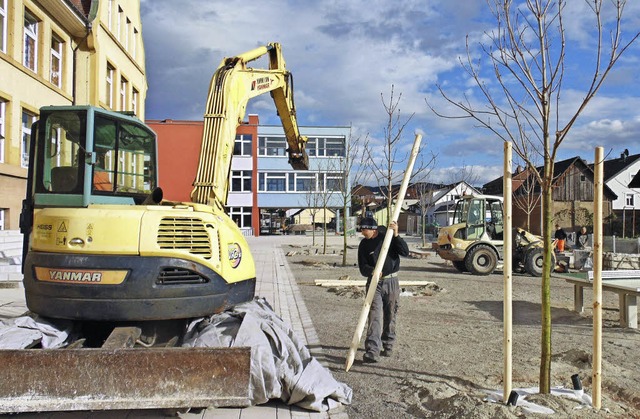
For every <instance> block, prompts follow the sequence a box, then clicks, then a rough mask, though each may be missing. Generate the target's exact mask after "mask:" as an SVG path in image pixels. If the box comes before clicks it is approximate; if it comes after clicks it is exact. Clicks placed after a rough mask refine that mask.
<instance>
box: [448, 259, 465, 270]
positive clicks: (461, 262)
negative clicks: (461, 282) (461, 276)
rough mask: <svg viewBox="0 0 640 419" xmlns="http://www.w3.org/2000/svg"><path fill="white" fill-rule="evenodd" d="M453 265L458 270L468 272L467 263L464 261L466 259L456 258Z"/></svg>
mask: <svg viewBox="0 0 640 419" xmlns="http://www.w3.org/2000/svg"><path fill="white" fill-rule="evenodd" d="M451 263H453V267H454V268H456V269H457V270H458V272H468V271H469V270H468V269H467V265H466V264H465V263H464V260H454V261H452V262H451Z"/></svg>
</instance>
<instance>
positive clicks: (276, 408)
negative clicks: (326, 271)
mask: <svg viewBox="0 0 640 419" xmlns="http://www.w3.org/2000/svg"><path fill="white" fill-rule="evenodd" d="M301 240H304V242H305V243H309V241H310V238H308V237H307V238H296V237H291V236H285V237H283V236H264V237H249V238H248V241H249V246H250V247H251V250H252V253H253V256H254V259H255V263H256V276H257V284H256V295H257V296H260V297H264V298H265V299H266V300H267V301H268V302H269V303H270V304H271V306H272V307H273V309H274V311H275V312H276V313H277V314H278V315H280V317H282V319H283V320H285V321H286V322H288V323H289V324H291V326H292V328H293V330H294V332H295V334H296V335H297V336H298V338H299V339H301V340H303V341H304V342H305V344H306V345H307V347H308V348H309V349H310V351H311V353H312V354H314V355H315V356H316V357H317V358H318V359H322V358H323V357H322V356H319V355H320V354H319V353H318V352H317V351H318V350H319V347H320V342H319V340H318V336H317V335H316V332H315V329H314V327H313V323H312V322H311V318H310V316H309V313H308V312H307V308H306V306H305V304H304V300H303V299H302V296H301V294H300V290H299V288H298V286H297V284H296V281H295V278H294V277H293V275H292V273H291V269H290V268H289V265H288V263H287V261H286V258H285V255H284V252H283V250H282V249H281V247H280V246H281V244H283V243H292V242H298V241H300V242H302V241H301ZM25 311H26V305H25V302H24V290H23V289H21V288H20V289H0V320H2V319H6V318H10V317H16V316H20V315H22V314H23V313H24V312H25ZM0 416H2V415H0ZM10 417H11V418H20V419H24V418H35V417H37V418H56V419H57V418H60V419H61V418H65V419H66V418H71V419H76V418H78V419H79V418H92V419H93V418H101V419H103V418H109V419H111V418H131V419H133V418H140V417H145V418H156V417H157V418H159V417H165V416H164V415H163V414H162V413H161V412H158V411H157V410H150V411H144V410H135V411H102V412H90V413H88V412H56V413H38V414H34V413H23V414H18V415H11V416H10ZM180 417H182V418H188V419H192V418H201V419H209V418H216V419H270V418H273V419H285V418H295V419H307V418H309V419H325V418H328V419H347V418H348V416H347V414H346V412H345V411H344V408H338V409H334V410H332V411H331V412H326V413H317V412H310V411H308V410H304V409H300V408H297V407H295V406H294V407H291V406H287V405H286V404H284V403H282V402H270V403H267V404H265V405H260V406H252V407H248V408H244V409H235V408H219V409H206V410H204V411H202V412H200V413H197V414H196V413H186V414H181V415H180Z"/></svg>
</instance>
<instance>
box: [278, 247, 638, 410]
mask: <svg viewBox="0 0 640 419" xmlns="http://www.w3.org/2000/svg"><path fill="white" fill-rule="evenodd" d="M341 240H342V239H341V238H338V237H335V236H334V237H330V238H329V240H328V247H327V254H323V247H322V238H321V237H316V246H315V247H314V246H312V239H311V237H305V238H297V239H296V240H287V241H284V240H283V243H287V244H283V249H284V251H285V253H289V256H287V260H288V261H289V265H290V267H291V269H292V271H293V273H294V275H295V277H296V280H297V282H298V284H299V286H300V288H301V292H302V295H303V297H304V301H305V303H306V305H307V309H308V311H309V313H310V315H311V318H312V320H313V324H314V326H315V328H316V331H317V333H318V336H319V338H320V342H321V346H322V350H323V353H324V361H325V362H326V364H327V366H328V367H329V368H330V369H331V371H332V372H333V374H334V376H335V377H336V379H338V380H340V381H343V382H345V383H346V384H348V385H349V386H351V388H352V389H353V403H352V405H350V406H348V407H347V412H348V414H349V417H350V418H378V417H380V418H382V417H385V418H404V417H425V418H431V417H438V418H446V417H451V418H453V417H456V418H460V417H465V418H466V417H471V418H516V417H523V416H525V415H526V416H527V417H536V416H538V415H537V414H531V413H530V411H528V410H526V407H524V403H523V400H524V401H525V402H533V403H535V404H536V405H537V406H542V407H547V408H551V409H552V410H553V411H555V412H556V414H555V415H554V416H555V417H581V418H585V417H586V418H592V417H593V418H596V417H598V418H599V417H616V418H617V417H620V418H640V371H639V370H638V356H639V349H640V332H638V330H634V329H624V328H621V327H620V326H619V323H618V315H619V313H618V301H617V296H616V295H615V294H613V293H604V296H603V303H604V310H603V317H604V327H603V339H602V342H603V361H602V409H601V410H600V411H595V410H594V409H592V408H591V405H585V404H583V403H580V402H579V401H577V400H574V399H570V398H569V397H564V396H559V395H545V396H542V395H539V394H533V395H528V396H526V397H525V396H524V395H523V396H521V397H520V399H519V401H518V405H517V406H516V407H508V406H506V405H504V404H503V403H496V402H491V401H489V399H490V398H491V397H490V394H491V393H492V392H496V391H498V392H500V393H501V392H502V388H503V384H502V377H503V334H504V333H503V320H502V318H503V313H502V301H503V277H502V274H501V273H497V274H493V275H489V276H486V277H477V276H472V275H470V274H468V273H467V274H461V273H458V272H457V271H456V270H455V269H454V268H453V267H452V266H450V265H447V264H446V263H444V262H443V261H442V260H441V259H440V258H439V257H438V256H437V255H436V254H435V253H430V254H428V255H427V257H426V258H403V260H402V262H401V270H400V279H401V280H403V279H406V280H410V279H426V280H429V281H433V282H435V284H436V285H435V286H431V287H423V288H413V289H411V288H406V289H405V291H406V292H405V293H403V294H407V295H405V296H403V297H402V298H401V305H400V311H399V315H398V326H397V332H398V343H397V345H396V347H395V348H394V354H393V357H391V358H382V359H381V361H380V362H379V363H377V364H363V363H362V355H363V350H362V347H363V343H361V345H360V348H359V350H358V353H357V355H356V360H355V363H354V365H353V367H352V368H351V369H350V371H349V372H345V368H344V366H345V360H346V356H347V353H348V349H349V346H350V343H351V340H352V337H353V334H354V331H355V328H356V324H357V319H358V316H359V314H360V311H361V310H362V305H363V302H364V292H363V289H358V288H349V287H339V288H333V289H332V288H325V287H320V286H315V285H314V280H316V279H339V278H340V277H345V276H347V275H348V276H349V277H350V278H351V279H361V277H360V276H359V272H358V269H357V267H356V265H355V264H356V259H357V249H356V248H357V245H358V242H359V238H358V237H354V238H350V239H349V246H350V249H349V250H348V252H347V255H348V266H346V267H342V266H341V264H342V256H341V255H340V252H341V248H342V247H341ZM406 240H407V242H408V243H409V247H410V248H411V249H418V247H419V245H420V243H419V240H418V239H417V238H410V237H407V238H406ZM586 294H587V295H585V306H587V309H586V310H585V312H584V313H582V314H578V313H575V312H573V311H572V307H573V288H572V286H571V285H570V284H568V283H566V282H565V281H564V280H563V279H562V278H559V277H554V278H552V301H551V302H552V318H553V320H552V322H553V334H552V351H553V360H552V380H551V385H552V387H558V388H559V387H564V388H565V389H569V390H570V389H572V388H573V387H572V384H571V376H572V375H573V374H579V376H580V378H581V381H582V384H583V386H584V389H585V394H587V395H591V394H592V379H591V377H592V363H591V359H592V355H591V353H592V347H593V332H592V325H593V323H592V322H593V320H592V313H591V309H590V305H591V304H590V301H591V297H590V295H589V294H588V293H586ZM540 317H541V314H540V280H539V279H537V278H533V277H530V276H525V275H517V274H514V277H513V388H514V389H516V390H517V389H523V388H529V387H537V385H538V374H539V368H540V367H539V364H540V361H539V358H540ZM362 342H364V337H363V339H362ZM568 393H572V392H571V391H569V392H568ZM499 400H501V399H499ZM541 416H542V415H541Z"/></svg>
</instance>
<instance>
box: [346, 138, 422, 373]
mask: <svg viewBox="0 0 640 419" xmlns="http://www.w3.org/2000/svg"><path fill="white" fill-rule="evenodd" d="M421 140H422V135H420V134H416V138H415V140H414V141H413V148H412V149H411V155H410V156H409V163H408V164H407V170H406V171H405V172H404V178H403V179H402V184H401V186H400V192H398V198H397V201H396V206H395V207H394V208H393V215H392V216H391V220H390V221H389V223H391V222H392V221H398V217H399V216H400V210H402V202H403V201H404V196H405V194H406V193H407V187H408V186H409V179H410V178H411V172H412V171H413V164H414V163H415V161H416V157H417V156H418V151H419V149H420V141H421ZM392 237H393V230H391V229H387V233H386V234H385V236H384V241H383V242H382V247H381V248H380V255H378V261H377V262H376V266H375V267H374V268H373V274H372V275H371V284H369V290H368V291H367V296H366V297H365V300H364V305H363V306H362V311H361V312H360V318H359V319H358V325H357V326H356V330H355V332H354V333H353V340H352V341H351V347H350V348H349V353H348V354H347V362H346V364H345V371H349V369H350V368H351V366H352V365H353V360H354V359H355V357H356V351H357V350H358V346H359V345H360V338H361V337H362V332H363V331H364V326H365V324H366V322H367V317H369V310H370V309H371V303H372V302H373V296H374V295H375V294H376V287H377V286H378V281H379V280H380V274H381V273H382V266H383V265H384V261H385V259H386V258H387V253H388V252H389V245H390V244H391V239H392Z"/></svg>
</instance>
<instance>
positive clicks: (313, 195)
mask: <svg viewBox="0 0 640 419" xmlns="http://www.w3.org/2000/svg"><path fill="white" fill-rule="evenodd" d="M313 184H315V182H313ZM320 203H321V200H320V195H319V194H318V192H317V191H316V188H315V187H313V185H312V184H311V182H309V184H308V185H305V193H304V204H305V209H307V210H309V215H311V237H312V239H311V245H312V246H315V245H316V216H317V215H318V213H319V212H320V206H321V205H320Z"/></svg>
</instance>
